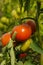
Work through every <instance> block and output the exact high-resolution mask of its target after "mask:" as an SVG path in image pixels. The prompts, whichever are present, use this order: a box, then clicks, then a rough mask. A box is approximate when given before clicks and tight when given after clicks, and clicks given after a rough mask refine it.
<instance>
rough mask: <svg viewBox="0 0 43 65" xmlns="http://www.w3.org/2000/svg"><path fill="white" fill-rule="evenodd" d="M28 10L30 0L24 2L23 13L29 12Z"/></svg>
mask: <svg viewBox="0 0 43 65" xmlns="http://www.w3.org/2000/svg"><path fill="white" fill-rule="evenodd" d="M29 8H30V0H26V1H25V6H24V11H26V10H27V11H29Z"/></svg>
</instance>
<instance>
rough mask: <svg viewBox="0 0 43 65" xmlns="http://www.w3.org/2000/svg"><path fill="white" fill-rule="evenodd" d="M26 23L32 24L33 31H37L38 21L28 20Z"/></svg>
mask: <svg viewBox="0 0 43 65" xmlns="http://www.w3.org/2000/svg"><path fill="white" fill-rule="evenodd" d="M26 24H28V25H30V26H31V29H32V33H34V32H35V31H36V23H35V21H33V20H28V21H27V22H26Z"/></svg>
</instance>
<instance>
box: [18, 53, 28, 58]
mask: <svg viewBox="0 0 43 65" xmlns="http://www.w3.org/2000/svg"><path fill="white" fill-rule="evenodd" d="M26 56H27V54H26V53H21V54H19V58H20V59H22V58H25V57H26Z"/></svg>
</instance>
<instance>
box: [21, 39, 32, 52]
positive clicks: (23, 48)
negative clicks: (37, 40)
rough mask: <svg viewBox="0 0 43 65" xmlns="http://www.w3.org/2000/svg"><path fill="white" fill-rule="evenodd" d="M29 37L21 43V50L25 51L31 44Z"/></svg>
mask: <svg viewBox="0 0 43 65" xmlns="http://www.w3.org/2000/svg"><path fill="white" fill-rule="evenodd" d="M31 41H32V40H31V39H28V40H27V41H26V42H24V43H23V45H22V46H21V51H23V52H25V51H27V50H28V49H29V46H30V44H31Z"/></svg>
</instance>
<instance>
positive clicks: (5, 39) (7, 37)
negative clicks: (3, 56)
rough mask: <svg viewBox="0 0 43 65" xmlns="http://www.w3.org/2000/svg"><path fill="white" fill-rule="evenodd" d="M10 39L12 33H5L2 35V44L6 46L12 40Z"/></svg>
mask: <svg viewBox="0 0 43 65" xmlns="http://www.w3.org/2000/svg"><path fill="white" fill-rule="evenodd" d="M10 39H11V35H10V33H5V34H3V35H2V37H1V41H2V45H3V46H6V45H7V44H8V42H9V41H10Z"/></svg>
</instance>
